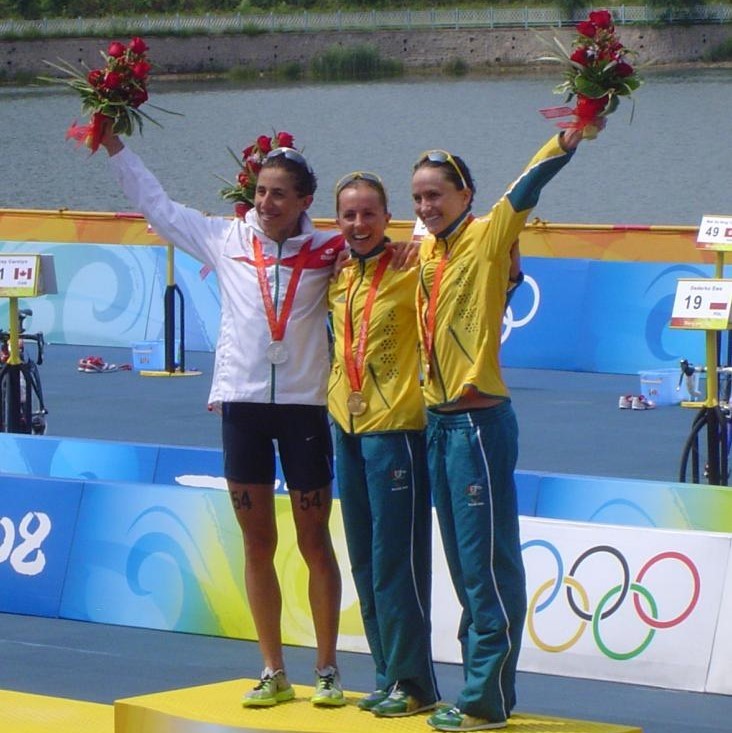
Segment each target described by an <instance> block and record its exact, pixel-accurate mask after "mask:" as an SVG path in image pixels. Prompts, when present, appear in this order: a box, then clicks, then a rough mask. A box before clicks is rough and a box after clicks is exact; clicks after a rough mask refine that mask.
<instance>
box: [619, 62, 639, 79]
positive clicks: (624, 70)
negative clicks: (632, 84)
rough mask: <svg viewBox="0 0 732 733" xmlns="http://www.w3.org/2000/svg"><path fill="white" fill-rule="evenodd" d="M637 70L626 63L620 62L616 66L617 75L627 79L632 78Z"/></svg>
mask: <svg viewBox="0 0 732 733" xmlns="http://www.w3.org/2000/svg"><path fill="white" fill-rule="evenodd" d="M634 72H635V69H634V68H633V67H632V66H631V65H630V64H629V63H627V62H625V61H618V63H617V65H616V66H615V73H616V74H617V75H618V76H619V77H620V78H621V79H625V78H626V77H627V76H632V75H633V73H634Z"/></svg>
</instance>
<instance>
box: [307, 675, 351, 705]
mask: <svg viewBox="0 0 732 733" xmlns="http://www.w3.org/2000/svg"><path fill="white" fill-rule="evenodd" d="M310 702H311V703H312V704H313V705H322V706H324V707H325V706H327V707H333V708H339V707H341V706H342V705H345V704H346V698H345V697H344V695H343V689H342V688H341V678H340V675H339V674H338V670H337V669H336V668H335V667H332V666H331V667H325V668H324V669H316V670H315V693H314V694H313V696H312V697H311V698H310Z"/></svg>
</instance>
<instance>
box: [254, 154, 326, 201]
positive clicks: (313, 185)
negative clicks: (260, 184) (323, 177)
mask: <svg viewBox="0 0 732 733" xmlns="http://www.w3.org/2000/svg"><path fill="white" fill-rule="evenodd" d="M265 168H282V169H283V170H285V171H287V172H288V173H289V174H290V175H291V176H292V178H293V179H294V183H295V190H296V191H297V193H298V196H312V195H313V194H314V193H315V190H316V189H317V187H318V179H317V178H316V177H315V173H313V169H312V168H311V167H310V166H309V165H308V163H307V161H306V160H305V158H304V157H303V156H302V155H301V154H300V153H298V152H297V151H296V150H291V149H290V148H275V149H274V150H273V151H272V152H271V153H269V154H268V155H267V156H266V157H265V159H264V162H263V163H262V170H264V169H265Z"/></svg>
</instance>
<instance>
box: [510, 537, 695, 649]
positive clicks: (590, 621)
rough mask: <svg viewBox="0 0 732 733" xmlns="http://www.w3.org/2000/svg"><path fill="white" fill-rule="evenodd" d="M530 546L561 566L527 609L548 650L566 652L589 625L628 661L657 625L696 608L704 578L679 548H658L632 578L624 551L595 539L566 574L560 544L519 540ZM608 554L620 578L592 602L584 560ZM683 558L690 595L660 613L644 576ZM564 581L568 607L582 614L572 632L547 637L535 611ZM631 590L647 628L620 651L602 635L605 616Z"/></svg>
mask: <svg viewBox="0 0 732 733" xmlns="http://www.w3.org/2000/svg"><path fill="white" fill-rule="evenodd" d="M531 547H541V548H544V549H546V550H548V551H549V552H550V553H551V554H552V556H553V558H554V561H555V562H556V565H557V572H556V576H555V577H554V578H550V579H549V580H547V581H545V582H543V583H541V584H540V585H539V586H538V587H537V588H536V590H535V591H534V593H533V595H532V596H531V598H530V600H529V604H528V609H527V614H526V630H527V632H528V634H529V636H530V638H531V640H532V641H533V642H534V644H535V645H536V646H537V647H538V648H539V649H542V650H543V651H546V652H555V653H558V652H563V651H566V650H567V649H570V648H571V647H573V646H574V645H575V644H576V643H577V642H578V641H579V640H580V638H581V637H582V635H583V634H584V633H585V631H586V629H587V628H588V627H590V628H591V629H592V635H593V639H594V642H595V644H596V645H597V648H598V649H599V650H600V651H601V652H602V653H603V654H604V655H605V656H606V657H609V658H610V659H615V660H619V661H625V660H628V659H633V658H634V657H637V656H638V655H640V654H642V653H643V652H644V651H645V650H646V649H647V648H648V645H649V644H650V643H651V641H652V640H653V637H654V636H655V634H656V631H658V630H661V629H670V628H672V627H674V626H678V625H679V624H681V623H683V622H684V621H685V620H686V619H687V618H688V617H689V616H690V615H691V613H692V611H693V610H694V608H695V607H696V604H697V602H698V600H699V593H700V589H701V578H700V576H699V570H698V569H697V567H696V565H695V564H694V563H693V561H692V560H691V559H690V558H689V557H688V556H686V555H684V554H683V553H681V552H675V551H668V552H659V553H658V554H656V555H654V556H653V557H651V558H650V559H649V560H647V561H646V562H645V563H644V564H643V566H642V567H641V569H640V570H639V571H638V572H637V573H636V575H635V578H633V579H632V580H631V572H630V568H629V566H628V561H627V559H626V558H625V556H624V555H623V554H622V552H620V550H618V549H617V548H615V547H612V546H610V545H595V546H594V547H590V548H589V549H587V550H585V551H584V552H582V553H581V554H580V555H579V557H578V558H577V559H576V560H575V561H574V563H572V566H571V568H570V570H569V573H567V574H566V575H565V574H564V562H563V560H562V556H561V555H560V554H559V551H558V550H557V548H556V547H555V546H554V545H553V544H552V543H551V542H548V541H546V540H538V539H537V540H530V541H528V542H525V543H524V544H522V545H521V549H522V551H524V550H527V549H529V548H531ZM600 554H605V555H607V556H609V558H610V559H611V560H612V561H614V562H616V563H617V565H618V566H619V570H620V576H619V579H620V582H619V583H618V584H617V585H613V586H612V587H611V588H609V589H608V590H607V591H606V592H604V594H603V595H602V597H601V598H600V600H599V601H598V602H597V604H596V605H595V607H594V609H593V608H592V607H591V602H590V597H589V594H588V592H587V590H586V588H585V586H584V585H583V584H582V583H581V582H580V581H579V580H578V579H577V575H578V572H579V570H580V566H581V565H582V564H583V563H584V562H585V561H586V560H587V559H588V558H590V557H592V556H594V555H600ZM668 562H674V563H680V565H681V568H682V570H685V571H687V572H688V574H689V575H690V577H691V583H690V591H691V592H690V596H689V599H688V601H687V602H686V606H685V607H684V608H683V609H682V610H681V611H679V612H678V613H676V615H674V616H670V617H669V618H661V616H660V614H659V609H658V603H657V601H656V598H655V597H654V595H653V594H652V592H651V591H650V590H649V589H648V587H647V586H646V585H643V581H644V580H647V576H648V575H649V572H650V571H651V570H652V569H653V568H654V567H656V566H658V565H660V564H661V563H668ZM563 587H566V603H567V607H568V608H569V610H570V611H571V612H572V613H573V614H574V616H575V617H576V618H577V619H578V623H577V626H576V628H575V629H574V630H570V632H569V636H568V637H567V638H566V639H564V640H561V641H558V642H555V643H549V642H548V641H545V640H544V639H542V638H540V636H539V632H538V630H537V623H536V622H537V617H538V616H539V614H541V613H542V612H544V611H546V610H547V609H548V608H549V607H550V606H551V605H552V604H553V603H554V601H555V600H556V599H557V597H558V596H559V594H560V591H561V590H562V588H563ZM629 594H631V596H632V601H633V603H632V608H633V611H634V612H635V615H636V616H637V618H638V619H640V621H641V622H642V623H643V624H645V626H646V627H647V632H646V634H645V636H644V638H643V639H642V640H641V641H640V643H639V644H638V645H637V646H636V647H635V648H632V649H629V650H625V651H618V650H615V649H611V648H610V647H609V645H608V643H607V642H606V640H605V639H604V637H603V633H602V628H601V622H603V621H605V620H606V619H608V618H609V617H610V616H612V615H613V614H615V613H616V612H617V611H618V610H620V609H621V607H622V606H623V604H624V602H625V601H626V599H627V598H628V596H629Z"/></svg>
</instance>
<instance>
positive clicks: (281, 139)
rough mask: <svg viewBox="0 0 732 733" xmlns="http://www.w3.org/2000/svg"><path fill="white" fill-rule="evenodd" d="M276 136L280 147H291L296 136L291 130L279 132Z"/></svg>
mask: <svg viewBox="0 0 732 733" xmlns="http://www.w3.org/2000/svg"><path fill="white" fill-rule="evenodd" d="M276 137H277V145H278V147H280V148H291V147H292V146H293V145H294V144H295V138H294V137H293V136H292V135H291V134H290V133H289V132H284V131H283V132H278V133H277V136H276Z"/></svg>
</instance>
